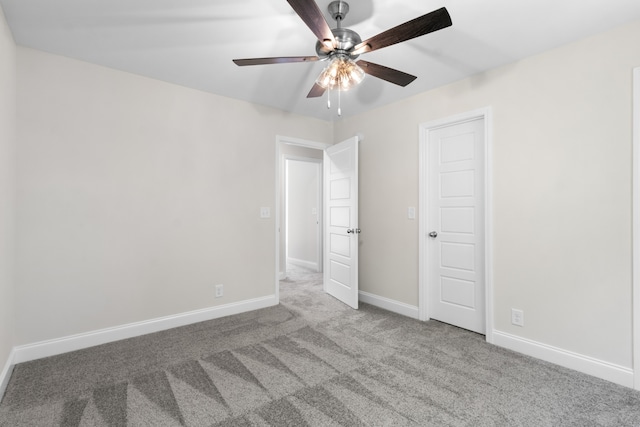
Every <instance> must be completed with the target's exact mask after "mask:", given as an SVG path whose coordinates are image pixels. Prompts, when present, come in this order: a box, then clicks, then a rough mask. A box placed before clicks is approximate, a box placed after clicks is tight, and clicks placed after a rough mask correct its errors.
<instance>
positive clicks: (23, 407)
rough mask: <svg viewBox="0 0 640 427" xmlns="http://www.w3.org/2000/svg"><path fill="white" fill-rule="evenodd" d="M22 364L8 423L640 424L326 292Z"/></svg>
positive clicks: (612, 390) (578, 378)
mask: <svg viewBox="0 0 640 427" xmlns="http://www.w3.org/2000/svg"><path fill="white" fill-rule="evenodd" d="M319 278H320V276H319V275H316V274H313V273H310V272H306V271H304V270H302V269H296V270H294V271H293V272H292V273H291V275H290V278H289V279H287V280H284V281H283V282H281V293H280V298H281V304H280V305H279V306H277V307H271V308H267V309H263V310H258V311H255V312H251V313H244V314H241V315H236V316H231V317H227V318H223V319H216V320H212V321H207V322H202V323H198V324H194V325H190V326H186V327H182V328H176V329H172V330H169V331H164V332H159V333H155V334H150V335H147V336H144V337H140V338H134V339H129V340H123V341H119V342H115V343H110V344H106V345H102V346H98V347H93V348H90V349H86V350H81V351H76V352H73V353H67V354H64V355H60V356H55V357H49V358H46V359H41V360H37V361H33V362H28V363H23V364H20V365H17V366H16V367H15V370H14V373H13V376H12V378H11V381H10V383H9V387H8V389H7V392H6V394H5V397H4V399H3V401H2V404H1V405H0V425H1V426H58V425H59V426H125V425H130V426H306V425H310V426H339V425H345V426H366V425H377V426H415V425H420V426H640V393H638V392H635V391H633V390H631V389H627V388H624V387H620V386H617V385H615V384H612V383H609V382H606V381H602V380H598V379H596V378H593V377H589V376H587V375H583V374H580V373H577V372H574V371H570V370H567V369H563V368H560V367H557V366H554V365H551V364H548V363H544V362H541V361H537V360H534V359H531V358H528V357H525V356H522V355H519V354H516V353H513V352H510V351H507V350H504V349H500V348H497V347H494V346H491V345H488V344H486V343H485V342H484V337H482V336H480V335H477V334H474V333H471V332H467V331H464V330H461V329H458V328H455V327H452V326H449V325H446V324H442V323H439V322H435V321H430V322H426V323H425V322H418V321H415V320H411V319H408V318H405V317H402V316H399V315H395V314H393V313H389V312H386V311H384V310H380V309H377V308H375V307H372V306H369V305H365V304H362V307H361V309H360V310H358V311H355V310H351V309H350V308H347V307H345V306H343V305H342V304H340V303H338V302H337V301H335V300H333V299H332V298H331V297H329V296H327V295H325V294H323V293H322V286H321V284H320V280H319Z"/></svg>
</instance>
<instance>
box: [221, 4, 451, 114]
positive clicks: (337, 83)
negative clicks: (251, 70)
mask: <svg viewBox="0 0 640 427" xmlns="http://www.w3.org/2000/svg"><path fill="white" fill-rule="evenodd" d="M287 1H288V2H289V4H290V5H291V7H292V8H293V10H294V11H295V12H296V13H297V14H298V16H300V18H302V20H303V21H304V23H305V24H306V25H307V26H308V27H309V29H310V30H311V31H312V32H313V34H314V35H315V36H316V37H317V38H318V41H317V42H316V53H317V56H280V57H273V58H250V59H234V60H233V62H234V63H235V64H237V65H239V66H245V65H264V64H284V63H291V62H313V61H318V60H328V61H329V64H328V65H327V67H326V68H325V69H324V70H323V71H322V73H321V74H320V76H319V77H318V79H317V80H316V82H315V83H314V85H313V87H312V88H311V91H309V94H308V95H307V98H314V97H319V96H322V94H324V92H325V91H326V90H331V89H338V90H339V91H342V90H348V89H349V88H351V87H353V86H356V85H357V84H359V83H360V82H361V81H362V79H363V78H364V75H365V73H366V74H369V75H371V76H374V77H377V78H379V79H382V80H386V81H388V82H390V83H394V84H397V85H399V86H403V87H404V86H406V85H408V84H409V83H411V82H412V81H414V80H415V79H416V76H412V75H411V74H407V73H404V72H402V71H398V70H395V69H393V68H389V67H385V66H383V65H379V64H374V63H373V62H368V61H363V60H359V61H357V62H355V61H354V60H355V59H356V58H357V57H358V56H359V55H361V54H363V53H368V52H373V51H374V50H377V49H382V48H383V47H387V46H391V45H393V44H396V43H400V42H404V41H407V40H411V39H413V38H415V37H420V36H423V35H425V34H428V33H431V32H434V31H438V30H441V29H443V28H446V27H449V26H451V17H450V16H449V12H447V9H446V8H444V7H443V8H440V9H437V10H434V11H433V12H430V13H427V14H426V15H422V16H420V17H418V18H415V19H412V20H411V21H407V22H405V23H404V24H400V25H398V26H396V27H393V28H391V29H389V30H387V31H384V32H382V33H380V34H378V35H376V36H373V37H371V38H369V39H367V40H365V41H362V39H361V38H360V35H359V34H358V33H356V32H355V31H353V30H350V29H348V28H342V25H341V23H342V21H343V19H344V17H345V16H346V14H347V13H348V12H349V4H348V3H347V2H345V1H333V2H331V3H330V4H329V6H328V10H329V13H330V14H331V16H332V17H333V19H335V20H336V22H337V28H334V29H331V28H329V25H328V24H327V21H326V20H325V19H324V16H323V15H322V12H321V11H320V8H319V7H318V5H317V4H316V3H315V1H314V0H287ZM338 114H340V111H338Z"/></svg>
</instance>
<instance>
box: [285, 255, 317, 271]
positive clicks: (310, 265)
mask: <svg viewBox="0 0 640 427" xmlns="http://www.w3.org/2000/svg"><path fill="white" fill-rule="evenodd" d="M287 263H288V264H293V265H299V266H300V267H304V268H308V269H309V270H313V271H318V263H317V262H311V261H307V260H304V259H298V258H289V257H287Z"/></svg>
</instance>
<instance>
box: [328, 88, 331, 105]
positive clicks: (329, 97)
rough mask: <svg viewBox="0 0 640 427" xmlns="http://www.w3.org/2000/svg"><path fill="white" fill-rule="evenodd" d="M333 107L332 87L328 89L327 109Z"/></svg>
mask: <svg viewBox="0 0 640 427" xmlns="http://www.w3.org/2000/svg"><path fill="white" fill-rule="evenodd" d="M330 108H331V89H327V110H328V109H330Z"/></svg>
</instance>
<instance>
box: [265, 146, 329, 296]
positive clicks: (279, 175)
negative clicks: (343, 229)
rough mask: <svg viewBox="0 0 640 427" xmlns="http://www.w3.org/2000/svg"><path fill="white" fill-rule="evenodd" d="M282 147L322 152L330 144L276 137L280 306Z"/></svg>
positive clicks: (276, 209)
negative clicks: (303, 148)
mask: <svg viewBox="0 0 640 427" xmlns="http://www.w3.org/2000/svg"><path fill="white" fill-rule="evenodd" d="M284 145H296V146H299V147H305V148H314V149H316V150H322V151H324V150H325V149H326V148H327V147H330V146H331V144H325V143H323V142H316V141H309V140H306V139H300V138H292V137H289V136H282V135H276V149H275V152H276V163H275V165H276V167H275V169H276V170H275V174H276V188H275V190H276V191H275V193H276V194H275V196H276V197H275V205H274V206H275V209H274V212H275V221H274V223H275V227H274V229H275V241H276V245H275V247H276V256H275V259H276V260H275V266H276V268H275V274H274V276H275V291H274V295H275V300H276V304H280V229H281V227H282V224H281V220H280V218H281V215H282V210H281V207H280V204H281V202H282V199H281V197H282V195H281V191H282V186H283V184H284V182H283V179H282V173H283V170H282V169H283V166H284V161H282V157H283V156H282V154H283V153H282V147H283V146H284ZM324 191H325V190H324V188H323V192H324ZM323 200H324V197H323ZM322 233H323V234H324V231H322Z"/></svg>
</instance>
